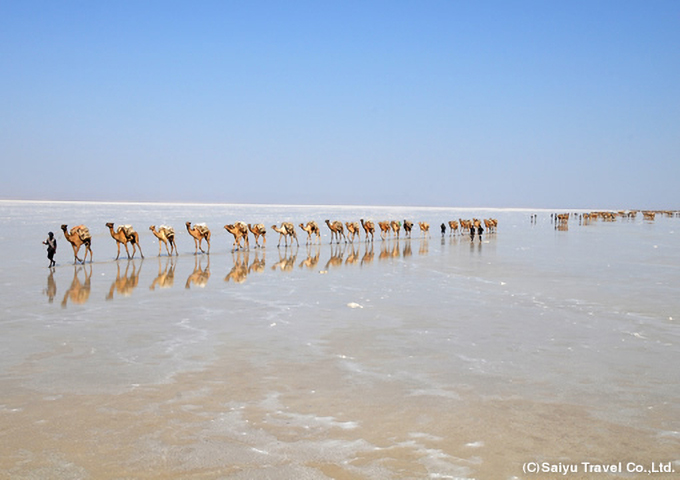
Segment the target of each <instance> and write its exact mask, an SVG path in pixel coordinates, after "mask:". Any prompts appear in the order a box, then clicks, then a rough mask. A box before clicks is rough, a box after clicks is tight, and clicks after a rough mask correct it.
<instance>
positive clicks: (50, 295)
mask: <svg viewBox="0 0 680 480" xmlns="http://www.w3.org/2000/svg"><path fill="white" fill-rule="evenodd" d="M43 293H44V294H45V295H47V301H48V302H49V303H52V302H54V297H55V295H56V294H57V282H55V281H54V268H50V274H49V275H48V276H47V287H46V288H45V290H43Z"/></svg>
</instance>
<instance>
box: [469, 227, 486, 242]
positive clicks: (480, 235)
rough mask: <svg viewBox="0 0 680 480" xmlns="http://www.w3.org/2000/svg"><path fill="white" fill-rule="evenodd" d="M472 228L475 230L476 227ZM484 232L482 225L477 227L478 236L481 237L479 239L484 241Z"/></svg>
mask: <svg viewBox="0 0 680 480" xmlns="http://www.w3.org/2000/svg"><path fill="white" fill-rule="evenodd" d="M470 230H474V227H472V228H471V229H470ZM482 233H484V228H482V226H481V225H480V226H479V227H477V236H478V237H479V241H480V242H481V241H482Z"/></svg>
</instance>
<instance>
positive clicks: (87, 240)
mask: <svg viewBox="0 0 680 480" xmlns="http://www.w3.org/2000/svg"><path fill="white" fill-rule="evenodd" d="M61 229H62V230H63V231H64V237H66V240H68V242H69V243H70V244H71V246H72V247H73V256H74V257H75V260H74V262H73V263H74V264H75V263H76V262H80V263H85V260H87V252H90V263H92V235H90V230H88V228H87V227H86V226H85V225H78V226H75V227H73V228H72V229H71V231H70V232H69V231H68V226H66V225H62V226H61ZM81 245H85V256H84V257H83V259H82V260H80V258H78V251H79V250H80V246H81Z"/></svg>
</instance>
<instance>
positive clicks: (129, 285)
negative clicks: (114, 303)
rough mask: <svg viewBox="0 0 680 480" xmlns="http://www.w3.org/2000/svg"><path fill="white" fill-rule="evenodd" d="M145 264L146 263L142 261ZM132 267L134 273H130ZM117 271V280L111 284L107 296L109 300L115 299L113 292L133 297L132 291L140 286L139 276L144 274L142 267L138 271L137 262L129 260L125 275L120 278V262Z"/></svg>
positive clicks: (117, 263)
mask: <svg viewBox="0 0 680 480" xmlns="http://www.w3.org/2000/svg"><path fill="white" fill-rule="evenodd" d="M143 263H144V261H142V264H143ZM130 265H132V271H130ZM116 269H117V270H116V279H115V280H114V281H113V283H111V288H110V289H109V293H108V294H107V295H106V299H107V300H112V299H113V292H117V293H118V295H122V296H124V297H128V296H130V295H132V291H133V290H134V289H135V288H137V285H138V284H139V274H140V273H141V272H142V267H141V265H140V267H139V270H137V262H136V261H135V260H133V259H129V260H128V261H127V264H126V265H125V274H124V275H123V276H122V277H121V276H120V262H116Z"/></svg>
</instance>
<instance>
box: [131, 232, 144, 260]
mask: <svg viewBox="0 0 680 480" xmlns="http://www.w3.org/2000/svg"><path fill="white" fill-rule="evenodd" d="M133 245H137V247H139V256H140V257H142V259H143V258H144V252H142V244H141V243H139V237H137V240H136V241H135V243H134V244H133Z"/></svg>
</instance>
